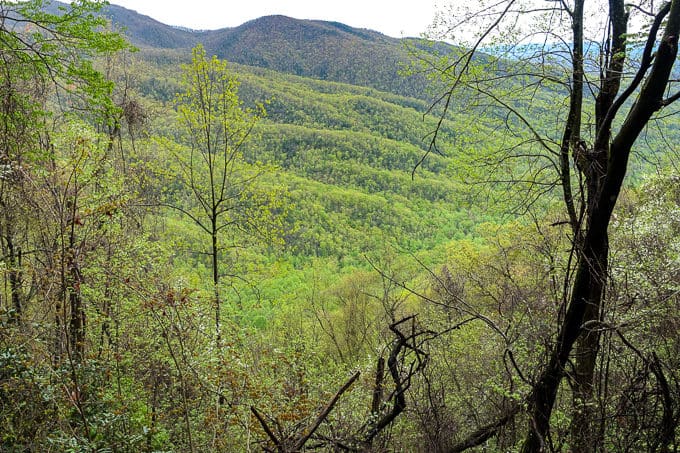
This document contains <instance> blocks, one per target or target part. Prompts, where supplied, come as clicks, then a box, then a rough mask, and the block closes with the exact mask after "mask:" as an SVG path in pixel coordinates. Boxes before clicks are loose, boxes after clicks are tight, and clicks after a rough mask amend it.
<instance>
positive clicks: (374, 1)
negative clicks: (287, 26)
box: [110, 0, 439, 38]
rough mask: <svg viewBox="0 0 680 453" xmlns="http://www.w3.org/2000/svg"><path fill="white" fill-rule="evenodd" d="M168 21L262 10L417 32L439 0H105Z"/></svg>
mask: <svg viewBox="0 0 680 453" xmlns="http://www.w3.org/2000/svg"><path fill="white" fill-rule="evenodd" d="M110 3H112V4H116V5H120V6H123V7H125V8H128V9H132V10H135V11H137V12H138V13H141V14H144V15H147V16H150V17H152V18H154V19H156V20H158V21H160V22H163V23H165V24H168V25H180V26H183V27H189V28H193V29H197V30H212V29H218V28H225V27H236V26H238V25H241V24H242V23H244V22H247V21H249V20H252V19H256V18H258V17H262V16H269V15H273V14H282V15H285V16H290V17H294V18H296V19H320V20H327V21H336V22H342V23H344V24H346V25H349V26H351V27H356V28H369V29H372V30H376V31H379V32H381V33H384V34H386V35H388V36H392V37H395V38H401V37H405V36H420V34H421V33H423V32H424V31H425V30H426V29H427V27H428V26H429V25H430V24H431V23H432V20H433V18H434V15H435V11H436V8H437V4H439V1H438V0H418V1H414V0H190V1H187V0H110Z"/></svg>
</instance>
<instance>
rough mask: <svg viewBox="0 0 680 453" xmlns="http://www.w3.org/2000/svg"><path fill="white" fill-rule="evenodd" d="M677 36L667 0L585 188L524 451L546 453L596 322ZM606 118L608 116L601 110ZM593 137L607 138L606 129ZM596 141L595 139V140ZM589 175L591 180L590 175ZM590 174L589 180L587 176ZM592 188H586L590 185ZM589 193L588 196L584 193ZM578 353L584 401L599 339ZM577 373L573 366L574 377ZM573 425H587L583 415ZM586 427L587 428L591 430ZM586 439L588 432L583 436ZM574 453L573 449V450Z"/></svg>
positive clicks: (678, 19)
mask: <svg viewBox="0 0 680 453" xmlns="http://www.w3.org/2000/svg"><path fill="white" fill-rule="evenodd" d="M612 5H613V6H615V7H618V6H622V2H621V1H620V0H612V1H611V2H610V6H612ZM679 32H680V0H673V2H672V3H671V6H670V11H669V17H668V20H667V22H666V27H665V31H664V35H663V37H662V39H661V41H660V43H659V46H658V49H657V53H656V57H655V59H654V65H653V66H652V69H651V72H650V73H649V75H648V76H647V78H646V81H645V83H644V85H643V87H642V89H641V90H640V94H639V96H638V99H637V101H636V102H635V104H634V105H633V107H632V108H631V110H630V111H629V113H628V115H627V116H626V119H625V120H624V122H623V124H622V126H621V127H620V129H619V131H618V133H617V134H616V136H615V137H614V138H613V140H612V141H611V145H610V146H609V153H608V155H607V159H606V167H605V168H604V169H603V171H602V173H601V174H598V173H595V174H594V175H597V179H596V180H595V179H592V180H591V183H590V184H589V187H588V190H589V194H588V214H589V215H588V216H587V219H586V229H585V235H584V240H583V244H582V245H581V247H580V250H578V252H579V254H578V263H577V270H576V276H575V279H574V284H573V287H572V295H571V298H570V303H569V307H568V308H567V312H566V315H565V317H564V320H563V322H562V324H561V326H560V329H559V333H558V336H557V340H556V342H555V346H554V347H553V349H552V351H551V353H550V358H549V360H548V365H547V367H546V368H545V370H544V371H543V373H541V375H540V376H539V378H538V380H537V382H536V384H535V386H534V390H533V393H532V397H531V401H530V415H531V427H530V429H529V433H528V435H527V438H526V440H525V443H524V446H523V451H524V452H541V451H547V450H548V445H547V442H549V433H550V416H551V414H552V410H553V406H554V404H555V399H556V396H557V391H558V389H559V385H560V383H561V380H562V378H563V377H564V374H565V365H566V362H567V360H568V359H569V357H570V354H571V353H572V349H573V348H574V345H575V343H576V340H577V339H578V338H579V336H580V335H581V334H582V333H583V332H584V328H583V326H584V323H585V322H586V321H597V320H598V319H599V316H600V310H601V307H602V301H603V288H604V281H605V279H606V277H607V265H608V251H609V243H608V236H607V230H608V226H609V223H610V220H611V215H612V212H613V210H614V206H615V205H616V201H617V199H618V196H619V193H620V191H621V187H622V185H623V180H624V178H625V175H626V172H627V169H628V159H629V157H630V152H631V149H632V146H633V144H634V143H635V141H636V139H637V138H638V136H639V135H640V133H641V132H642V130H643V128H644V127H645V126H646V125H647V123H648V122H649V120H650V119H651V117H652V115H653V114H654V113H655V112H656V111H658V110H659V109H661V108H662V107H663V106H664V99H663V96H664V92H665V90H666V87H667V85H668V81H669V78H670V74H671V69H672V67H673V64H674V62H675V58H676V55H677V50H678V49H677V47H678V33H679ZM607 116H609V112H607ZM599 134H600V135H601V134H605V135H607V134H608V130H604V131H600V132H599ZM601 139H602V137H601V136H598V137H597V140H601ZM594 175H593V176H594ZM593 176H591V178H593ZM591 184H592V185H591ZM590 191H593V192H590ZM581 344H582V345H583V346H582V349H581V352H583V355H582V356H581V357H577V360H578V361H579V362H580V373H581V376H580V377H579V378H578V379H581V383H582V385H581V387H580V389H579V390H578V391H579V392H581V393H582V394H583V395H584V396H585V397H587V398H589V395H590V394H589V392H591V391H592V383H593V380H592V376H593V373H594V369H595V360H596V358H597V352H598V344H599V336H598V335H597V334H594V335H586V336H584V340H583V342H582V343H581ZM578 373H579V371H578V368H577V375H578ZM584 415H585V417H584V418H583V419H582V420H578V419H577V420H576V421H575V423H579V424H581V423H586V422H592V419H591V418H589V417H588V416H589V414H588V413H585V414H584ZM591 427H592V426H591ZM586 436H588V437H587V438H590V437H591V435H590V434H586ZM587 438H580V436H577V438H575V439H574V440H575V441H576V442H578V443H579V444H580V446H581V447H584V448H586V450H581V451H592V449H593V444H585V442H586V441H587ZM575 451H576V450H575Z"/></svg>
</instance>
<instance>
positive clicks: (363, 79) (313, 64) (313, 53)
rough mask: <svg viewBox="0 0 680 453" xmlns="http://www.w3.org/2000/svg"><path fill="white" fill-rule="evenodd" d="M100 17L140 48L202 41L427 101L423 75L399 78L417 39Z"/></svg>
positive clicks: (240, 58) (315, 26) (258, 22)
mask: <svg viewBox="0 0 680 453" xmlns="http://www.w3.org/2000/svg"><path fill="white" fill-rule="evenodd" d="M56 4H57V2H55V3H54V4H53V5H56ZM209 13H210V12H209V11H206V14H209ZM104 14H105V15H106V16H107V17H108V18H110V19H111V21H112V23H113V24H114V26H116V27H120V28H121V29H122V30H124V33H125V34H126V35H127V37H128V39H129V40H130V41H131V42H132V43H133V44H134V45H136V46H138V47H140V48H142V49H144V48H155V49H159V48H160V49H184V48H187V49H188V48H191V47H193V46H195V45H196V44H198V43H202V44H203V45H204V47H205V48H206V50H207V51H208V53H210V54H214V55H217V56H218V57H219V58H222V59H225V60H228V61H231V62H235V63H239V64H243V65H249V66H257V67H262V68H267V69H272V70H275V71H279V72H284V73H289V74H294V75H299V76H304V77H312V78H316V79H321V80H329V81H335V82H344V83H350V84H353V85H360V86H367V87H371V88H377V89H380V90H384V91H389V92H393V93H397V94H401V95H409V96H414V97H419V98H425V97H428V96H425V94H424V93H425V91H426V87H427V86H428V83H427V82H426V81H425V80H424V79H423V78H422V77H419V76H415V77H408V78H405V77H403V76H402V75H401V74H400V71H401V70H402V69H403V68H404V67H405V65H406V64H408V62H409V61H410V59H411V57H410V56H409V52H408V49H407V47H408V46H410V47H412V48H413V47H419V48H423V47H426V46H425V45H424V42H423V41H422V40H420V39H417V38H404V39H396V38H391V37H388V36H386V35H383V34H381V33H379V32H376V31H373V30H366V29H359V28H352V27H350V26H347V25H344V24H341V23H338V22H325V21H319V20H299V19H293V18H290V17H286V16H266V17H261V18H259V19H255V20H252V21H249V22H246V23H244V24H242V25H240V26H238V27H234V28H223V29H219V30H203V31H198V30H190V29H187V28H181V27H173V26H170V25H166V24H163V23H161V22H159V21H157V20H155V19H153V18H151V17H148V16H145V15H142V14H139V13H137V12H135V11H132V10H129V9H127V8H123V7H121V6H117V5H109V6H107V7H106V8H105V10H104ZM428 48H429V47H428ZM453 49H454V47H453V46H449V45H447V44H443V43H441V44H437V45H436V46H435V47H432V50H433V51H437V52H440V53H441V52H450V51H451V50H453Z"/></svg>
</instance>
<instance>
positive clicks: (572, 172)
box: [424, 0, 680, 452]
mask: <svg viewBox="0 0 680 453" xmlns="http://www.w3.org/2000/svg"><path fill="white" fill-rule="evenodd" d="M466 8H467V6H465V7H463V9H464V11H459V14H451V15H450V16H449V17H450V19H446V16H442V18H443V20H444V22H445V23H446V27H444V28H445V32H447V33H449V32H450V34H453V35H454V38H455V34H456V33H461V32H463V33H464V30H466V29H467V30H470V27H473V28H472V33H473V35H474V38H473V39H472V40H470V41H468V42H467V48H465V50H461V51H458V52H454V53H453V54H452V55H451V56H450V57H449V58H448V61H447V62H446V63H444V64H441V62H440V61H432V60H427V59H424V63H425V64H426V65H427V67H429V68H430V69H431V70H432V71H433V72H434V73H435V74H437V75H438V76H439V77H441V78H443V79H444V80H445V81H446V82H447V83H448V85H449V88H448V90H447V91H446V92H445V93H444V94H443V95H442V96H441V97H440V98H439V99H438V100H437V101H436V103H435V106H437V105H441V106H442V107H443V110H444V111H447V110H450V109H451V108H453V107H454V106H455V105H457V102H458V101H457V99H458V97H461V98H462V97H465V98H466V100H467V101H468V102H470V103H471V104H472V105H475V106H477V107H480V108H481V107H483V108H485V109H491V110H492V111H493V112H494V113H497V114H499V115H501V116H502V117H503V121H504V124H505V126H506V128H507V130H508V131H509V132H511V134H509V135H510V136H511V137H512V138H513V142H512V145H511V146H509V147H507V148H504V149H503V151H498V152H496V153H494V154H493V155H492V156H491V158H490V159H489V160H487V162H492V163H493V164H494V165H495V166H496V168H498V167H500V166H503V165H505V164H506V163H507V162H511V161H514V158H520V159H521V161H514V162H513V164H511V165H514V166H515V167H514V168H513V171H515V173H513V174H510V176H508V174H507V173H506V174H505V178H506V179H505V181H507V182H509V183H510V184H512V185H513V186H514V187H515V188H516V189H517V188H526V189H527V191H526V193H527V198H525V200H524V201H525V203H532V202H533V201H534V200H535V199H536V197H538V196H540V195H542V194H544V193H547V192H551V191H553V190H554V189H558V190H559V192H560V193H561V198H562V201H563V206H564V213H565V221H564V222H565V223H567V224H568V225H569V226H570V228H571V241H572V244H573V249H572V253H573V257H574V259H573V265H572V266H571V268H570V269H568V270H567V271H566V273H565V275H564V292H563V296H562V304H563V305H564V316H562V317H561V319H559V321H558V325H557V326H556V327H557V329H556V332H557V334H556V337H555V338H554V340H553V341H552V346H551V347H550V351H549V354H548V356H547V358H546V361H545V363H544V364H543V367H542V371H541V372H540V373H539V374H538V375H537V376H536V377H535V380H534V381H533V384H532V391H531V393H530V395H529V396H528V398H527V407H528V409H527V410H528V415H529V420H530V422H529V427H528V430H527V436H526V439H525V442H524V447H523V449H524V451H526V452H535V451H547V450H549V449H551V448H552V447H551V437H550V434H551V421H550V420H551V414H552V411H553V407H554V405H555V403H556V399H557V395H558V390H559V388H560V385H561V383H562V381H563V379H564V377H565V375H567V369H568V362H570V361H573V363H574V367H573V371H571V370H570V371H569V374H570V378H571V380H572V382H573V401H574V411H573V414H572V434H571V438H572V440H571V447H572V448H573V449H574V451H592V450H593V449H595V450H600V449H602V448H603V447H602V438H601V434H600V433H599V432H598V430H597V429H596V424H595V423H593V417H594V414H593V411H592V407H593V404H592V403H593V401H592V399H593V386H594V376H595V369H596V366H597V359H598V355H599V354H600V336H601V334H600V332H601V329H600V327H601V321H602V319H603V316H604V315H605V313H604V310H605V306H604V300H605V288H606V283H607V280H608V270H609V249H610V248H609V234H608V229H609V226H610V223H611V220H612V213H613V211H614V207H615V206H616V202H617V200H618V198H619V194H620V192H621V189H622V187H623V185H624V178H625V176H626V174H627V172H628V170H629V166H630V164H629V160H630V157H631V153H632V152H633V150H634V147H635V146H636V143H637V141H638V138H639V137H640V136H641V134H642V133H643V131H644V129H645V128H646V127H647V125H648V124H650V121H652V120H653V118H654V116H655V115H656V114H657V112H659V111H661V110H662V109H664V108H665V107H667V106H669V105H670V104H672V103H673V102H675V101H676V100H677V99H678V98H680V93H679V92H677V82H676V81H675V80H674V79H673V77H672V73H673V67H674V64H675V61H676V56H677V46H678V35H679V33H680V1H678V0H673V1H670V2H664V3H663V4H657V3H655V2H648V1H639V2H634V3H633V4H626V3H624V1H623V0H609V1H608V2H591V3H588V4H586V2H585V1H584V0H571V1H570V0H559V1H549V2H541V3H538V2H532V1H522V0H502V1H498V2H481V3H480V6H479V8H478V9H476V10H474V11H471V10H470V9H469V8H467V9H466ZM602 13H604V14H602ZM598 17H606V21H603V22H602V23H598V22H597V18H598ZM591 22H592V23H591ZM526 30H529V31H528V32H526ZM448 37H449V38H451V36H450V35H449V36H448ZM499 43H500V44H502V45H500V46H499V45H497V44H499ZM536 43H538V44H536ZM633 50H635V51H637V52H639V53H637V55H639V57H638V58H637V59H635V60H634V59H632V58H631V55H635V54H634V53H633ZM482 51H484V52H482ZM545 87H547V88H549V89H551V91H550V92H551V93H552V94H551V96H552V98H551V99H543V100H542V101H541V99H540V97H541V93H545V91H544V88H545ZM561 99H563V100H564V102H561ZM435 106H433V108H435ZM498 112H501V113H498ZM537 115H540V117H541V118H545V117H546V116H547V115H549V116H550V117H551V118H550V120H551V121H553V122H554V124H556V125H557V126H555V127H554V128H548V127H546V126H545V123H540V122H539V121H536V120H535V118H537ZM443 118H444V116H443V115H442V120H443ZM440 124H441V123H440ZM437 143H438V142H437V131H434V133H433V136H432V142H431V149H432V150H433V151H435V150H437ZM500 179H502V178H500ZM500 179H498V178H497V179H494V177H489V178H488V180H489V181H495V182H498V181H499V180H500ZM507 420H508V417H501V420H500V422H496V423H492V424H490V425H488V426H487V427H486V428H487V429H486V431H484V433H485V435H484V436H477V437H476V438H475V437H474V436H473V437H471V439H470V442H468V443H467V444H466V445H467V448H469V447H472V446H474V445H478V444H479V443H480V442H483V441H484V440H485V439H486V438H488V436H487V435H493V434H494V433H495V432H496V431H497V430H498V428H499V427H500V426H501V425H502V423H501V422H505V421H507Z"/></svg>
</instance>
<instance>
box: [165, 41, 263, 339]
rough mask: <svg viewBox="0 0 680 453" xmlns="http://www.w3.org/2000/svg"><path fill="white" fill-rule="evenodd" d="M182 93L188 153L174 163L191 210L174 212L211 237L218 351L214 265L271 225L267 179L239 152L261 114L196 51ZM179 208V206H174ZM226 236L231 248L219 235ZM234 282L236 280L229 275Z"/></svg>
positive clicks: (223, 71) (225, 73)
mask: <svg viewBox="0 0 680 453" xmlns="http://www.w3.org/2000/svg"><path fill="white" fill-rule="evenodd" d="M183 70H184V72H183V80H182V86H183V88H184V91H183V92H181V93H179V94H177V98H176V104H177V111H178V114H179V124H180V126H181V128H182V129H181V130H182V140H183V141H184V142H185V143H186V145H187V146H188V148H189V149H187V150H185V149H179V150H177V151H176V152H175V157H176V159H177V161H178V163H179V165H180V171H181V173H182V174H183V176H184V180H183V182H184V184H186V186H187V188H188V189H189V191H190V194H191V197H192V200H191V203H192V204H193V206H192V207H190V208H187V209H184V208H178V209H180V210H181V211H182V212H183V213H184V214H186V215H187V216H189V217H190V218H191V219H192V220H193V221H194V223H196V225H198V227H199V228H200V229H201V230H202V231H203V232H204V233H205V234H206V235H208V236H209V237H210V246H209V252H208V254H209V256H210V260H211V275H212V283H213V292H214V301H213V303H214V308H215V339H216V344H217V345H218V346H219V345H220V344H221V321H220V311H221V310H220V306H221V303H222V300H221V295H220V281H221V277H222V276H223V273H224V270H222V269H220V258H221V257H222V256H224V255H223V254H224V253H225V251H226V250H228V249H235V248H238V247H243V246H244V245H245V244H246V242H245V241H244V238H248V237H250V238H253V237H257V236H259V237H265V236H268V235H270V233H271V231H268V227H271V226H274V224H275V222H269V223H267V222H268V221H269V219H271V218H272V215H271V212H270V208H271V207H272V206H274V204H275V203H274V201H275V193H274V192H271V191H270V192H267V191H266V190H265V189H263V186H260V187H258V185H257V183H258V182H259V180H260V179H261V177H262V176H263V175H264V174H265V172H266V171H267V167H265V166H263V165H260V164H257V163H255V164H248V163H247V162H246V161H245V159H244V158H243V150H242V148H243V145H244V143H245V142H246V140H247V139H248V137H249V136H250V134H251V132H252V130H253V126H254V125H255V123H256V122H257V121H258V119H259V118H260V117H261V116H262V115H263V114H264V108H263V107H262V106H258V107H257V109H255V110H253V109H247V108H244V107H243V105H242V102H241V100H240V99H239V97H238V85H239V83H238V81H237V79H236V78H235V77H234V76H233V75H232V74H231V73H230V72H229V70H228V68H227V63H226V62H225V61H220V60H219V59H218V58H217V57H215V56H213V57H212V58H211V59H207V58H206V53H205V50H204V49H203V47H202V46H200V45H199V46H198V47H196V48H194V49H193V52H192V62H191V64H188V65H185V66H183ZM175 207H177V206H175ZM226 234H231V237H230V239H231V242H227V241H225V239H224V238H225V235H226ZM228 274H229V275H231V276H234V277H236V276H237V275H236V274H235V272H228Z"/></svg>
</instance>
